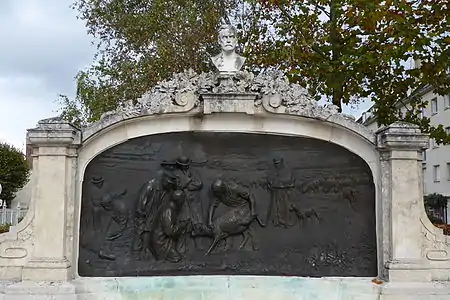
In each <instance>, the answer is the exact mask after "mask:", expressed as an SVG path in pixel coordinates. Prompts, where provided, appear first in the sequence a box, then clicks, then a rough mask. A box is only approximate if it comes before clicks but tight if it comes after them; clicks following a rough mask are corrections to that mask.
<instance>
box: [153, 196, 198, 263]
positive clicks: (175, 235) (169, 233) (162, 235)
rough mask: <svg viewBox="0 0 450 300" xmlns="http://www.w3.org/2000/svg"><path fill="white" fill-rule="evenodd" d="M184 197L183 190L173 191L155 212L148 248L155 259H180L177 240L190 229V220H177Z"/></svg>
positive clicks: (176, 260)
mask: <svg viewBox="0 0 450 300" xmlns="http://www.w3.org/2000/svg"><path fill="white" fill-rule="evenodd" d="M185 198H186V194H185V193H184V191H182V190H176V191H174V192H173V193H171V195H170V196H169V197H168V201H167V202H165V203H163V204H162V205H161V207H160V209H159V210H158V212H157V214H156V217H155V220H154V222H153V224H152V228H151V233H150V249H151V252H152V254H153V256H154V257H155V259H156V260H164V261H169V262H172V263H177V262H179V261H180V260H181V259H182V256H181V254H180V253H179V251H178V247H177V244H178V240H179V238H180V237H181V236H183V235H185V234H186V233H189V232H191V230H192V222H191V221H190V220H179V215H180V212H181V208H182V207H183V205H184V203H185V200H186V199H185Z"/></svg>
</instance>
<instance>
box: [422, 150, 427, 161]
mask: <svg viewBox="0 0 450 300" xmlns="http://www.w3.org/2000/svg"><path fill="white" fill-rule="evenodd" d="M426 160H427V150H423V151H422V161H424V162H425V161H426Z"/></svg>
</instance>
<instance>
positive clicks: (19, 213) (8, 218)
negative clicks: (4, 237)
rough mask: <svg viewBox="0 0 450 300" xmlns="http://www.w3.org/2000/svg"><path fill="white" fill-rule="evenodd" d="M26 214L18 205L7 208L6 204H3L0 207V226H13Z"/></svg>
mask: <svg viewBox="0 0 450 300" xmlns="http://www.w3.org/2000/svg"><path fill="white" fill-rule="evenodd" d="M26 213H27V210H26V209H23V208H21V207H20V204H19V205H17V207H16V208H7V207H6V202H3V206H1V207H0V225H6V224H9V225H10V226H14V225H16V224H17V223H19V222H20V220H22V219H23V217H24V216H25V214H26Z"/></svg>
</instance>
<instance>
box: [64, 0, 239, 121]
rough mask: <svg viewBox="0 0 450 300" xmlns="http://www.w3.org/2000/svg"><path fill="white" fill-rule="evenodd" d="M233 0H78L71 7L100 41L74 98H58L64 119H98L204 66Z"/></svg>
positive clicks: (214, 45)
mask: <svg viewBox="0 0 450 300" xmlns="http://www.w3.org/2000/svg"><path fill="white" fill-rule="evenodd" d="M239 2H241V1H236V0H221V1H216V0H190V1H187V0H170V1H167V0H153V1H148V0H96V1H91V0H77V1H76V2H75V4H74V6H73V8H74V9H76V10H78V12H79V14H80V18H81V19H83V20H85V21H86V25H87V27H88V32H89V33H90V34H92V35H93V36H94V37H95V38H96V39H97V40H98V41H99V42H98V45H97V47H98V52H97V55H96V57H95V62H94V63H93V65H92V66H91V67H90V68H88V69H87V70H82V71H80V72H79V73H78V75H77V77H76V80H77V86H78V88H77V96H76V98H75V99H70V98H68V97H66V96H64V95H61V96H60V102H61V104H62V106H63V111H62V115H63V117H64V118H66V119H68V120H70V121H72V122H74V123H75V124H76V125H85V124H86V123H87V122H92V121H95V120H98V119H99V118H100V116H101V115H102V114H103V113H104V112H106V111H109V110H112V109H114V108H116V107H117V106H118V105H120V104H121V103H124V102H126V101H129V100H136V99H137V98H139V97H140V96H142V94H144V92H146V91H148V90H149V89H150V88H151V87H152V86H154V85H155V84H156V83H157V82H158V81H160V80H162V79H166V78H168V77H170V76H172V74H173V73H177V72H181V71H183V70H185V69H189V68H192V69H193V70H195V71H197V72H201V71H204V70H206V69H207V68H208V66H209V64H210V62H209V53H215V52H216V51H219V49H218V46H217V36H216V30H217V27H218V25H219V24H220V23H221V22H224V21H225V20H224V16H227V15H228V13H227V12H229V11H230V10H233V9H236V7H237V5H238V3H239Z"/></svg>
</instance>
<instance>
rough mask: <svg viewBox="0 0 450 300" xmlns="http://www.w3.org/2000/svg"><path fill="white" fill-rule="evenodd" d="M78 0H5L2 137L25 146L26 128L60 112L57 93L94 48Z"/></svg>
mask: <svg viewBox="0 0 450 300" xmlns="http://www.w3.org/2000/svg"><path fill="white" fill-rule="evenodd" d="M72 1H73V0H0V41H2V42H1V43H0V140H1V141H6V142H8V143H11V144H13V145H15V146H16V147H19V148H20V149H22V150H24V146H25V136H26V130H27V129H29V128H33V127H35V126H36V123H37V122H38V121H39V120H41V119H45V118H49V117H53V116H56V115H57V114H58V103H57V97H58V94H68V95H74V93H75V89H76V85H75V80H74V77H75V76H76V74H77V72H78V70H80V69H82V68H85V67H86V66H88V65H89V64H90V63H91V62H92V58H93V54H94V50H95V47H94V46H91V40H92V39H91V37H90V36H88V35H87V30H86V28H85V26H84V23H83V21H81V20H78V19H77V18H76V17H77V14H76V11H73V10H72V9H71V8H70V5H71V4H72Z"/></svg>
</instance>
